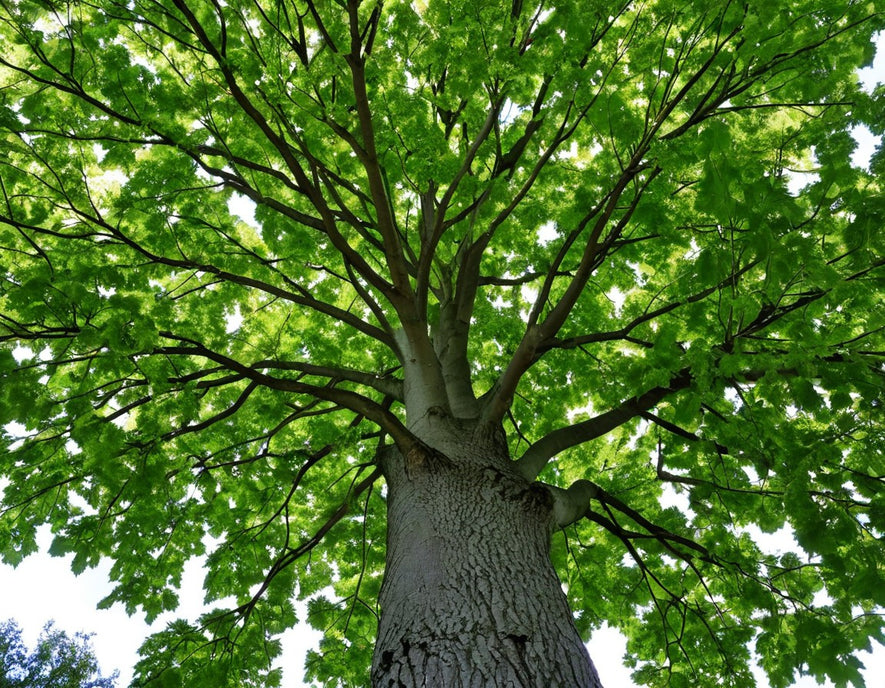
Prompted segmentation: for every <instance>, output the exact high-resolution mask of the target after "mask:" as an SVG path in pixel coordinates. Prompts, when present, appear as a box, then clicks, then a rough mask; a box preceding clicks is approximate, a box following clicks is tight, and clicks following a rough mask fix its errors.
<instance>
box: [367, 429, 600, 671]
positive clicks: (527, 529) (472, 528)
mask: <svg viewBox="0 0 885 688" xmlns="http://www.w3.org/2000/svg"><path fill="white" fill-rule="evenodd" d="M420 430H421V431H420V435H421V437H422V439H423V440H424V441H425V442H426V443H427V445H428V446H427V447H426V448H425V449H423V450H420V451H414V452H412V454H411V455H410V456H405V457H403V456H401V455H399V454H391V455H390V456H388V457H387V458H386V459H385V465H384V467H383V468H384V471H385V475H386V478H387V483H388V490H389V491H388V536H387V540H388V542H387V566H386V570H385V574H384V583H383V586H382V589H381V598H380V601H381V610H382V611H381V621H380V626H379V633H378V640H377V644H376V647H375V655H374V661H373V665H372V685H373V686H374V687H375V688H382V687H383V688H413V687H415V688H417V687H421V688H467V687H469V688H503V687H513V688H524V687H525V688H527V687H532V688H555V687H563V688H564V687H569V688H599V686H600V684H599V679H598V677H597V675H596V671H595V669H594V667H593V664H592V662H591V661H590V658H589V656H588V654H587V651H586V648H585V647H584V644H583V643H582V642H581V638H580V636H579V634H578V632H577V630H576V628H575V626H574V622H573V619H572V615H571V610H570V609H569V606H568V603H567V601H566V598H565V595H564V594H563V591H562V588H561V586H560V582H559V580H558V578H557V576H556V573H555V571H554V569H553V566H552V564H551V562H550V557H549V543H550V536H551V533H552V530H553V527H554V525H553V524H554V520H553V515H552V497H551V496H550V494H549V493H548V492H547V490H546V489H545V488H544V487H543V486H541V485H537V484H535V485H533V484H531V483H529V482H527V481H525V479H523V478H521V477H520V476H519V475H518V474H517V473H516V472H515V471H514V470H513V469H512V464H511V462H510V460H509V458H508V457H507V453H506V444H505V442H504V438H503V433H501V432H500V430H498V431H488V430H483V429H481V428H477V427H476V425H475V423H468V422H463V421H454V420H452V419H450V418H447V417H445V416H436V417H428V418H427V419H425V420H424V422H423V427H422V428H421V429H420Z"/></svg>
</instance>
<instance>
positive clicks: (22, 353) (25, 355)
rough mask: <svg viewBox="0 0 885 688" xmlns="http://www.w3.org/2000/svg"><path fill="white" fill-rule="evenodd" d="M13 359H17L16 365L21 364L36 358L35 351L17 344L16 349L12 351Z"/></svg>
mask: <svg viewBox="0 0 885 688" xmlns="http://www.w3.org/2000/svg"><path fill="white" fill-rule="evenodd" d="M12 357H13V358H14V359H15V362H16V363H19V364H21V363H22V362H24V361H27V360H29V359H31V358H34V350H33V349H31V348H30V347H28V346H22V345H21V344H16V346H15V348H14V349H13V350H12Z"/></svg>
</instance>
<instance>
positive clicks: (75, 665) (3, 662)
mask: <svg viewBox="0 0 885 688" xmlns="http://www.w3.org/2000/svg"><path fill="white" fill-rule="evenodd" d="M90 637H91V636H90V635H87V634H85V633H76V634H75V635H74V637H73V638H72V637H70V636H69V635H68V634H67V633H65V632H64V631H61V630H58V629H56V628H54V627H53V624H52V622H51V621H50V622H49V623H47V624H46V625H45V626H44V627H43V631H42V633H40V637H39V638H38V639H37V645H36V647H35V648H34V650H33V651H32V652H31V651H29V650H28V648H27V646H26V645H25V643H24V641H23V640H22V632H21V629H20V628H19V626H18V624H17V623H15V621H12V620H8V621H4V622H3V623H2V624H0V686H3V688H114V687H115V686H116V681H117V672H114V673H113V674H112V675H111V676H110V677H107V678H105V677H102V675H101V672H100V670H99V666H98V661H97V660H96V659H95V654H94V653H93V651H92V645H91V643H90V640H89V638H90Z"/></svg>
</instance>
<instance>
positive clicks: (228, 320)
mask: <svg viewBox="0 0 885 688" xmlns="http://www.w3.org/2000/svg"><path fill="white" fill-rule="evenodd" d="M242 324H243V314H242V313H241V312H240V304H236V305H235V306H234V309H233V311H232V312H230V313H228V314H227V315H225V317H224V329H225V332H227V333H228V334H233V333H234V332H236V331H237V330H239V329H240V326H241V325H242Z"/></svg>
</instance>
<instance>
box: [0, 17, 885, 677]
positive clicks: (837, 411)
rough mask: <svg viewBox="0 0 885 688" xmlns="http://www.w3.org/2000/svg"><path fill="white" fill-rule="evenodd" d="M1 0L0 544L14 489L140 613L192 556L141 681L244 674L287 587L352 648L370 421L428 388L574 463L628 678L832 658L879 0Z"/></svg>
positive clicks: (591, 601)
mask: <svg viewBox="0 0 885 688" xmlns="http://www.w3.org/2000/svg"><path fill="white" fill-rule="evenodd" d="M0 8H2V9H0V42H2V44H3V46H4V53H3V55H2V56H0V131H2V137H0V182H2V183H0V191H2V198H0V251H2V271H0V380H2V384H0V427H2V428H3V429H4V434H3V441H4V444H5V446H6V450H5V451H4V453H3V455H2V458H0V462H2V464H0V466H2V469H0V473H2V475H3V476H5V478H6V481H7V482H5V483H3V485H4V488H3V507H2V509H3V511H2V518H0V552H2V554H3V557H4V559H5V560H6V561H10V562H12V563H16V562H18V561H20V560H21V559H22V558H23V557H25V556H27V555H28V554H30V553H32V552H34V551H35V549H36V540H35V533H36V529H37V527H38V526H39V525H41V524H43V523H45V522H49V523H51V524H52V528H53V532H54V534H55V541H54V544H53V548H52V552H53V553H54V554H65V553H71V552H72V553H74V568H75V570H83V569H84V568H85V567H89V566H94V565H95V564H97V563H98V561H99V560H100V558H102V557H111V558H112V559H113V560H114V562H115V564H114V568H113V571H112V576H113V578H114V580H115V582H116V584H117V587H116V588H115V590H114V591H113V592H112V593H111V594H110V595H109V597H108V598H107V599H106V600H105V602H104V603H103V604H106V605H112V604H114V603H117V602H120V603H122V604H123V605H125V607H126V609H127V610H128V611H130V612H135V611H136V610H139V609H140V610H142V611H143V612H144V613H145V614H146V616H147V618H148V619H149V620H151V619H154V618H156V617H157V615H159V614H160V613H162V612H164V611H169V610H174V609H175V608H176V607H177V604H178V600H177V597H176V594H175V592H174V591H175V589H176V587H177V586H178V584H179V583H180V580H181V575H182V569H183V566H184V565H185V563H186V562H187V561H188V560H189V559H191V558H193V557H206V561H207V565H206V566H207V577H206V581H205V590H206V600H207V602H209V603H211V604H214V605H217V609H215V610H214V611H212V612H210V613H207V615H206V616H205V617H204V618H203V619H201V620H200V621H199V622H198V623H197V624H196V625H194V624H189V623H186V622H177V623H176V624H173V625H172V626H170V627H169V629H167V631H166V632H164V633H161V634H159V635H158V636H155V637H154V638H152V639H150V640H149V641H148V643H147V644H146V646H145V660H144V662H143V663H142V665H140V670H141V671H142V675H143V676H144V677H153V678H154V679H155V680H157V681H159V682H160V683H157V685H170V686H177V685H208V683H211V684H212V685H225V681H230V682H232V683H231V685H252V684H255V685H278V684H279V680H280V677H279V674H278V673H277V672H272V671H269V669H268V662H269V660H270V659H272V658H273V657H275V656H276V655H277V654H278V652H279V643H278V641H277V640H276V638H277V637H278V636H279V634H280V633H281V632H283V631H284V630H285V629H287V628H289V627H291V626H292V625H293V624H294V623H295V620H296V619H295V610H294V606H293V600H292V591H293V590H297V594H298V596H299V597H300V598H301V599H309V600H311V603H310V607H309V614H308V620H309V621H310V622H311V623H312V624H313V625H314V626H316V627H317V628H320V629H322V630H324V631H325V639H324V641H323V645H322V648H321V651H322V653H323V654H322V661H319V657H313V658H312V659H310V660H309V662H308V676H309V678H310V679H311V680H313V681H315V682H316V683H322V684H324V685H332V684H337V685H360V684H364V683H365V675H366V674H365V671H366V667H367V666H368V664H369V657H370V654H371V647H372V639H373V637H374V630H375V617H376V614H377V610H376V599H377V594H378V590H379V586H380V572H381V569H382V567H383V559H384V550H383V543H384V508H385V504H384V498H385V488H384V486H383V481H382V478H381V475H380V471H379V470H378V469H377V467H376V456H377V453H378V452H379V451H385V448H386V447H387V445H389V444H391V443H393V444H395V445H397V446H398V447H399V448H400V450H403V451H406V450H408V448H409V447H410V446H412V444H413V443H414V442H418V441H420V433H418V432H417V431H416V430H415V428H416V427H417V424H419V423H420V419H421V418H422V417H423V416H424V415H425V414H426V413H428V411H429V410H430V409H433V408H437V407H442V408H443V409H444V410H445V412H447V413H450V414H452V415H454V416H458V417H466V418H481V419H483V420H485V421H488V422H492V423H503V424H504V426H505V429H506V431H507V434H508V437H509V441H510V449H511V452H512V455H513V457H514V459H515V460H517V466H518V468H519V470H520V471H521V472H522V473H523V474H524V475H525V476H526V477H528V478H530V479H536V478H537V479H540V480H542V481H544V482H545V483H547V484H550V485H553V486H557V487H560V488H569V487H570V486H571V487H572V488H573V489H572V490H569V492H568V494H579V495H581V496H582V497H583V501H582V502H579V503H578V504H577V506H578V507H579V508H578V511H577V512H576V513H575V516H574V518H573V519H570V520H571V521H573V522H571V523H569V524H568V526H567V528H565V529H564V530H563V531H562V534H561V535H556V536H555V538H554V557H555V558H556V560H557V563H558V565H559V569H560V574H561V576H562V577H563V580H564V582H565V584H566V586H567V588H568V595H569V598H570V601H571V603H572V605H573V609H574V610H575V612H576V615H577V620H578V624H579V627H580V629H581V631H582V633H584V634H585V635H589V633H590V631H591V630H592V629H593V628H596V627H598V626H599V625H601V624H602V623H603V622H608V623H610V624H612V625H614V626H616V627H618V628H619V629H620V630H622V631H623V632H624V633H625V634H626V635H627V637H628V638H629V645H628V652H629V661H630V663H631V666H633V667H634V668H635V677H636V679H637V680H638V681H640V682H643V683H646V684H648V685H653V686H657V685H670V686H683V685H698V684H699V683H700V684H702V685H734V686H739V685H748V684H749V683H751V682H752V679H751V675H750V673H749V671H750V670H749V662H750V660H751V656H752V654H753V651H751V650H752V648H755V650H754V651H755V653H757V654H758V656H759V657H760V658H761V664H762V667H763V669H764V670H765V671H766V673H767V674H768V676H769V680H770V681H771V685H772V686H774V687H778V686H787V685H789V684H790V682H791V681H792V680H793V678H794V677H795V675H796V673H797V672H804V673H809V674H811V675H813V676H815V677H818V678H822V677H825V676H828V677H830V678H831V679H832V680H833V681H834V682H835V683H836V685H838V686H844V685H849V684H853V685H855V686H860V685H861V684H862V679H861V675H860V673H859V666H858V662H857V660H856V659H854V657H853V654H854V653H855V652H856V651H857V650H859V649H865V648H868V647H869V646H870V640H871V639H877V640H879V641H880V642H881V641H883V639H885V635H883V622H882V608H883V605H885V592H883V591H885V566H883V561H885V552H883V545H882V543H883V533H885V489H883V484H885V427H883V423H882V410H881V409H882V404H883V389H885V375H883V372H885V368H883V356H885V339H883V331H885V302H883V299H882V288H883V280H885V259H883V256H885V245H883V242H885V235H883V233H882V232H881V227H882V224H883V221H885V193H883V188H882V186H883V171H885V167H883V165H882V160H883V157H882V153H881V144H880V148H879V150H878V151H877V152H876V154H875V155H874V156H873V158H872V161H871V163H870V165H869V167H868V168H863V167H860V166H858V165H856V164H854V163H853V161H852V155H853V153H854V148H855V142H854V139H853V138H852V136H851V135H850V132H851V130H852V128H853V127H858V126H864V127H867V128H869V130H870V131H871V132H872V133H873V134H875V135H877V136H880V137H881V135H882V133H883V124H882V123H883V122H885V97H883V93H885V92H883V90H882V89H883V86H882V85H879V86H878V87H877V88H876V89H875V90H873V92H872V93H868V92H865V91H863V90H862V89H861V88H860V87H859V83H858V77H857V69H858V68H859V67H861V66H863V65H865V64H868V63H869V62H870V61H871V59H872V57H873V51H874V49H873V43H872V37H873V36H874V34H875V32H876V31H881V30H882V29H883V27H885V16H883V14H882V13H881V12H880V11H877V10H876V7H875V3H873V2H826V3H821V2H820V1H819V0H815V1H814V2H812V1H811V0H808V1H800V2H771V1H767V2H755V1H753V2H745V3H732V2H727V3H723V4H716V5H711V6H707V5H705V4H703V3H684V2H670V1H667V0H659V1H654V2H645V3H622V4H616V5H613V4H612V3H602V2H595V1H591V2H588V1H586V0H582V1H581V2H577V1H564V2H557V3H555V4H549V3H545V2H536V3H526V2H524V1H522V0H513V2H510V3H498V2H483V3H475V2H468V1H463V0H461V1H459V0H429V1H428V2H421V1H416V2H411V3H407V2H397V1H390V2H387V3H384V4H383V5H382V4H381V3H372V2H362V3H359V2H353V1H351V2H344V1H343V0H342V1H337V0H317V1H316V2H314V1H312V0H311V1H308V2H301V1H296V2H264V1H263V0H262V1H259V0H255V1H246V0H228V1H226V2H221V1H212V2H189V3H185V2H182V1H180V0H160V1H155V2H147V1H143V0H133V1H131V2H116V1H113V0H94V1H91V2H80V1H76V2H75V1H73V0H72V1H71V2H67V3H64V2H42V1H41V2H31V1H28V0H23V1H20V2H9V1H7V0H3V2H0ZM880 140H881V139H880ZM588 481H589V482H588ZM770 533H781V534H787V535H790V534H792V535H793V536H794V546H793V547H791V548H790V550H789V551H771V549H769V548H767V547H766V545H765V543H766V538H765V535H766V534H770ZM330 585H331V586H332V588H333V592H329V591H328V587H329V586H330ZM169 657H171V658H172V660H171V664H170V662H169V661H168V658H169ZM160 658H167V659H160ZM209 659H211V660H212V661H211V662H208V661H207V660H209ZM169 667H171V668H169ZM206 672H210V673H211V674H212V675H211V676H209V674H207V673H206ZM237 682H239V683H237Z"/></svg>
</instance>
